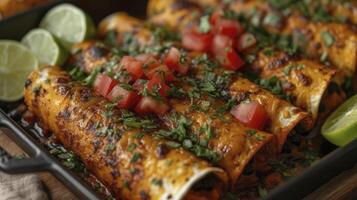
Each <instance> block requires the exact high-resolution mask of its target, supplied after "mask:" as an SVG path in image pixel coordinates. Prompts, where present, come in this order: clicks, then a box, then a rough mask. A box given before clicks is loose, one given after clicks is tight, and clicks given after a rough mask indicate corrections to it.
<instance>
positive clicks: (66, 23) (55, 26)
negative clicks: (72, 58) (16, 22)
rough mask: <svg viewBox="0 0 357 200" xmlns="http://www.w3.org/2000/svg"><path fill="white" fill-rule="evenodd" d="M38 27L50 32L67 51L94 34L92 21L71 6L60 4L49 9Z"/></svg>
mask: <svg viewBox="0 0 357 200" xmlns="http://www.w3.org/2000/svg"><path fill="white" fill-rule="evenodd" d="M40 27H41V28H43V29H46V30H48V31H49V32H51V33H52V34H53V35H54V36H55V37H56V38H58V39H59V41H60V43H61V45H62V46H63V47H65V49H67V50H69V49H70V48H71V46H72V45H73V44H76V43H79V42H83V41H84V40H86V39H88V38H90V37H92V36H94V34H95V27H94V24H93V22H92V20H91V19H90V18H89V17H88V16H87V15H86V14H85V13H84V12H83V11H82V10H81V9H79V8H77V7H75V6H73V5H71V4H61V5H59V6H56V7H54V8H53V9H51V10H50V11H49V12H48V13H47V14H46V15H45V17H44V18H43V19H42V21H41V23H40Z"/></svg>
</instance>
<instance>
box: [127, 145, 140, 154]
mask: <svg viewBox="0 0 357 200" xmlns="http://www.w3.org/2000/svg"><path fill="white" fill-rule="evenodd" d="M137 146H138V145H137V144H135V143H132V144H130V145H129V146H128V148H127V150H128V151H129V152H133V151H134V150H135V148H136V147H137Z"/></svg>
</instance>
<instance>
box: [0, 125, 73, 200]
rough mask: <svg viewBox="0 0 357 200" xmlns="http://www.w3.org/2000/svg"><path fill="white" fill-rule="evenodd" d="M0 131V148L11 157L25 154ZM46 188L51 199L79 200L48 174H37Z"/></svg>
mask: <svg viewBox="0 0 357 200" xmlns="http://www.w3.org/2000/svg"><path fill="white" fill-rule="evenodd" d="M2 131H4V130H0V146H1V147H3V148H4V149H5V150H6V151H7V152H9V153H10V154H11V155H23V154H24V152H23V151H22V150H21V149H20V148H19V147H18V146H17V145H16V144H15V143H14V142H13V141H11V139H10V138H9V137H7V136H6V135H5V134H4V133H3V132H2ZM37 174H38V175H39V176H40V178H41V180H42V182H43V183H44V186H45V188H46V189H47V190H48V195H49V199H53V200H60V199H61V200H62V199H66V200H78V198H77V197H76V196H74V195H73V194H72V193H71V192H70V191H69V190H68V189H67V188H66V187H65V186H64V185H63V184H62V183H61V182H59V181H58V180H57V179H56V178H55V177H54V176H52V175H51V174H50V173H48V172H42V173H37Z"/></svg>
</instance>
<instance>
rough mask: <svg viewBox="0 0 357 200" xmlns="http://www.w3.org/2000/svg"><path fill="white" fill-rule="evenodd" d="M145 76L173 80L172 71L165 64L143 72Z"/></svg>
mask: <svg viewBox="0 0 357 200" xmlns="http://www.w3.org/2000/svg"><path fill="white" fill-rule="evenodd" d="M145 76H146V77H147V78H149V79H153V78H154V77H156V78H158V79H160V80H162V81H173V80H174V75H173V74H172V71H170V70H169V68H168V67H166V65H160V66H158V67H156V68H154V69H152V70H150V71H148V72H146V73H145Z"/></svg>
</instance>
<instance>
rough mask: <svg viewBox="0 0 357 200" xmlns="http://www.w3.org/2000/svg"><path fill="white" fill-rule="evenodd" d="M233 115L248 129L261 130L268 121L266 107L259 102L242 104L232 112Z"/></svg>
mask: <svg viewBox="0 0 357 200" xmlns="http://www.w3.org/2000/svg"><path fill="white" fill-rule="evenodd" d="M231 114H232V115H233V116H234V117H235V118H236V119H238V120H239V121H240V122H242V123H243V124H245V125H247V126H248V127H250V128H254V129H260V130H261V129H262V128H263V127H264V125H265V123H266V121H267V119H268V116H267V113H266V111H265V108H264V106H262V105H261V104H259V103H257V102H250V103H241V104H239V105H237V106H236V107H234V108H233V109H232V110H231Z"/></svg>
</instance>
